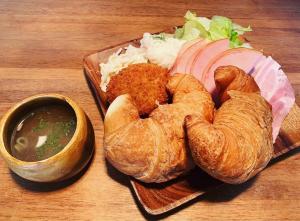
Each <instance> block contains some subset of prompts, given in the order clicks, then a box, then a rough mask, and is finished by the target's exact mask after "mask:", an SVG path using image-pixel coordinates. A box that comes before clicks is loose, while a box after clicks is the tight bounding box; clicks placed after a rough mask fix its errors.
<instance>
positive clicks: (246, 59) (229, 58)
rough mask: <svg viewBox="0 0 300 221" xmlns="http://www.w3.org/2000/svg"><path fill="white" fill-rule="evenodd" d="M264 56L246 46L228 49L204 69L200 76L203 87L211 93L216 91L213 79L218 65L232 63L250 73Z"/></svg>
mask: <svg viewBox="0 0 300 221" xmlns="http://www.w3.org/2000/svg"><path fill="white" fill-rule="evenodd" d="M264 58H265V56H264V55H263V54H262V53H261V52H259V51H255V50H252V49H247V48H237V49H229V50H227V51H225V52H223V53H221V54H219V55H218V56H217V57H215V59H214V60H212V61H211V63H210V64H209V65H208V66H207V68H206V70H205V71H204V73H205V74H203V76H202V80H201V81H202V82H203V84H204V86H205V88H206V89H207V90H208V91H209V92H210V93H211V94H214V93H215V92H216V85H215V79H214V72H215V70H216V69H217V68H218V67H219V66H223V65H234V66H237V67H239V68H241V69H243V70H244V71H245V72H246V73H250V72H252V71H253V70H254V68H255V65H256V64H257V63H258V62H259V61H260V60H261V59H264Z"/></svg>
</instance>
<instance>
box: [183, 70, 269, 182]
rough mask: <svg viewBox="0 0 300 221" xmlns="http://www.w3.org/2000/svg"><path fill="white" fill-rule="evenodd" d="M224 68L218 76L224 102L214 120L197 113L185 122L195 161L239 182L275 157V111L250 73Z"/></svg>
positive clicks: (226, 180) (222, 178) (211, 171)
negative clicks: (273, 155)
mask: <svg viewBox="0 0 300 221" xmlns="http://www.w3.org/2000/svg"><path fill="white" fill-rule="evenodd" d="M222 68H223V70H224V71H225V72H223V71H222ZM222 68H220V69H219V70H218V71H216V72H215V74H216V75H215V78H216V79H218V80H216V84H222V85H219V88H221V93H220V96H221V99H220V100H223V101H225V102H224V103H223V104H222V105H221V107H220V108H219V109H218V110H217V111H216V114H215V117H214V120H213V123H211V122H208V121H206V120H205V119H203V118H202V116H197V115H191V116H187V117H186V120H185V121H186V128H187V136H188V141H189V146H190V149H191V152H192V156H193V159H194V161H195V163H196V164H197V165H198V166H199V167H200V168H202V169H203V170H204V171H206V172H207V173H209V174H210V175H211V176H213V177H215V178H217V179H219V180H222V181H224V182H226V183H232V184H237V183H242V182H245V181H246V180H248V179H250V178H251V177H253V176H254V175H255V174H257V173H258V172H259V171H261V170H262V169H263V168H264V167H265V166H266V165H267V163H268V162H269V161H270V159H271V157H272V154H273V144H272V112H271V108H270V105H269V104H268V103H267V102H266V101H265V100H264V98H263V97H262V96H261V95H260V94H259V93H258V92H255V91H257V90H258V87H257V85H256V84H255V81H254V80H253V79H252V78H251V77H250V76H246V74H245V73H244V72H243V71H241V70H238V69H237V68H234V70H232V69H231V70H230V69H228V68H226V67H222ZM236 71H237V72H236ZM238 81H242V82H243V84H241V83H238ZM241 85H244V86H243V87H241ZM229 89H237V90H240V91H235V90H231V91H230V90H229ZM244 91H248V92H244ZM251 91H252V92H251ZM249 92H250V93H249ZM226 100H227V101H226Z"/></svg>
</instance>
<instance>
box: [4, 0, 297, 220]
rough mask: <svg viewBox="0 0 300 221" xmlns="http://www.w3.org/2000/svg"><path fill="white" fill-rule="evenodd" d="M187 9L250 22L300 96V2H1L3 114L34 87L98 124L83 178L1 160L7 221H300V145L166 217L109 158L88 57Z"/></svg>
mask: <svg viewBox="0 0 300 221" xmlns="http://www.w3.org/2000/svg"><path fill="white" fill-rule="evenodd" d="M187 9H192V10H194V11H196V12H197V13H198V14H199V15H202V16H212V15H215V14H219V15H225V16H228V17H231V18H233V19H234V21H236V22H238V23H241V24H242V25H248V24H251V25H252V27H253V29H254V32H252V33H249V34H247V37H248V39H249V40H250V41H251V42H252V44H253V45H254V46H255V47H256V48H264V51H265V52H267V53H271V54H272V55H273V56H274V58H276V59H277V60H278V61H279V62H280V63H281V64H282V65H283V68H284V70H285V71H286V73H287V75H288V77H289V79H290V80H291V82H292V83H293V86H294V88H295V93H296V96H297V103H298V104H300V100H299V99H300V96H299V93H300V28H299V27H300V1H297V0H295V1H286V0H285V1H281V0H276V1H274V0H272V1H258V0H252V1H238V0H234V1H228V2H225V1H221V0H219V1H183V0H180V1H171V0H170V1H167V0H165V1H151V3H150V1H145V0H139V1H112V0H106V1H93V0H82V1H74V0H66V1H49V0H43V1H39V0H36V1H30V0H29V1H25V0H24V1H20V0H2V1H1V2H0V116H2V115H3V114H4V112H5V111H6V110H7V109H8V108H9V107H10V106H11V105H13V104H14V103H15V102H17V101H20V100H21V99H23V98H25V97H28V96H30V95H33V94H38V93H45V92H56V93H62V94H65V95H68V96H70V97H71V98H73V99H74V100H75V101H77V102H78V103H79V104H80V105H81V106H82V107H83V109H84V110H85V111H86V113H87V114H88V116H89V117H90V119H91V121H92V123H93V126H94V129H95V134H96V153H95V156H94V158H93V161H92V162H91V164H90V166H89V168H88V169H87V170H86V171H85V173H82V174H81V176H79V177H77V178H76V179H72V180H69V181H67V182H65V183H59V184H52V185H48V186H45V185H40V184H36V183H31V182H28V181H25V180H23V179H21V178H19V177H18V176H16V175H14V174H13V173H12V172H10V171H9V170H8V168H7V166H6V165H5V164H4V162H3V161H2V160H0V220H25V219H27V220H143V219H159V218H167V219H170V220H196V219H197V220H284V219H288V220H300V195H299V193H300V185H299V183H300V154H299V152H300V151H299V150H295V151H293V152H292V153H291V154H288V155H287V156H286V157H283V158H281V159H280V160H278V161H277V162H275V163H273V164H271V165H270V166H269V168H267V169H266V170H265V171H263V172H262V173H261V174H260V175H259V176H258V177H257V178H255V179H254V180H252V181H250V182H247V183H245V184H242V185H239V186H226V187H224V188H222V189H219V190H217V191H214V192H211V193H208V194H206V195H205V196H203V197H201V198H199V199H197V200H195V201H193V202H192V203H190V204H188V205H186V206H184V207H182V208H180V209H179V210H176V211H173V212H171V213H168V214H166V215H163V216H158V217H153V216H149V215H147V214H146V213H145V212H144V211H142V210H141V209H140V208H139V206H138V204H137V201H136V199H135V198H134V197H133V195H132V191H131V190H130V189H129V188H128V187H129V183H128V178H127V177H126V176H124V175H122V174H121V173H119V172H117V171H116V170H115V169H114V168H112V167H111V166H109V165H108V164H106V163H105V160H104V157H103V145H102V142H103V123H102V119H101V117H100V113H99V110H98V109H97V106H96V105H95V102H94V99H93V97H92V94H91V92H90V90H89V88H88V86H87V83H86V81H85V78H84V76H83V72H82V58H83V56H84V55H85V54H88V53H91V52H93V51H95V50H98V49H101V48H103V47H106V46H108V45H111V44H116V43H118V42H123V41H125V40H128V39H132V38H135V37H137V36H140V35H141V34H142V33H143V32H146V31H148V32H156V31H160V30H163V29H166V28H168V27H170V26H174V25H179V24H182V22H183V18H182V16H183V15H184V14H185V12H186V10H187Z"/></svg>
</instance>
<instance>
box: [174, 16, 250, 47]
mask: <svg viewBox="0 0 300 221" xmlns="http://www.w3.org/2000/svg"><path fill="white" fill-rule="evenodd" d="M184 18H185V24H184V26H183V27H182V28H177V29H176V31H175V37H176V38H178V39H184V40H188V41H189V40H193V39H196V38H199V37H201V38H205V39H209V40H212V41H216V40H219V39H224V38H228V39H229V40H230V46H231V47H233V48H236V47H244V46H245V47H249V44H245V45H244V42H243V41H242V40H241V38H240V35H242V34H244V33H245V32H248V31H252V29H251V27H250V26H248V27H247V28H245V27H242V26H240V25H238V24H235V23H233V22H232V20H231V19H229V18H227V17H223V16H218V15H215V16H213V17H212V19H208V18H206V17H197V16H196V14H195V13H192V12H190V11H187V13H186V14H185V16H184Z"/></svg>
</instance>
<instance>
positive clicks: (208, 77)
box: [202, 48, 295, 142]
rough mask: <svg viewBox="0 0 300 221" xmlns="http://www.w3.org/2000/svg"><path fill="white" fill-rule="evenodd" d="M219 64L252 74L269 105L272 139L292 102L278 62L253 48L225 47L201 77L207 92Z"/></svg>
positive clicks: (212, 86) (212, 84)
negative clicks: (271, 114)
mask: <svg viewBox="0 0 300 221" xmlns="http://www.w3.org/2000/svg"><path fill="white" fill-rule="evenodd" d="M223 65H234V66H237V67H239V68H241V69H243V70H244V71H245V72H246V73H248V74H251V75H252V76H253V77H254V79H255V81H256V83H257V85H258V86H259V88H260V90H261V95H262V96H263V97H264V98H265V99H266V100H267V101H268V102H269V103H270V104H271V106H272V113H273V124H272V128H273V142H275V139H276V137H277V136H278V134H279V130H280V127H281V124H282V122H283V120H284V119H285V117H286V116H287V114H288V113H289V111H290V110H291V108H292V107H293V105H294V103H295V94H294V90H293V88H292V86H291V84H290V82H289V80H288V78H287V76H286V75H285V73H284V72H283V71H282V70H281V66H280V65H279V64H278V63H277V62H276V61H275V60H274V59H273V58H272V57H266V56H264V55H263V54H262V53H261V52H259V51H256V50H252V49H247V48H237V49H230V50H227V51H225V52H224V53H222V54H220V55H219V56H217V57H216V58H215V59H214V60H213V61H212V62H211V64H210V66H209V68H208V69H207V71H206V72H205V75H204V78H203V80H202V81H203V82H204V85H205V87H206V88H207V89H208V90H209V91H210V92H211V93H214V92H215V91H216V87H215V83H214V71H215V70H216V68H217V67H219V66H223Z"/></svg>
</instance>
